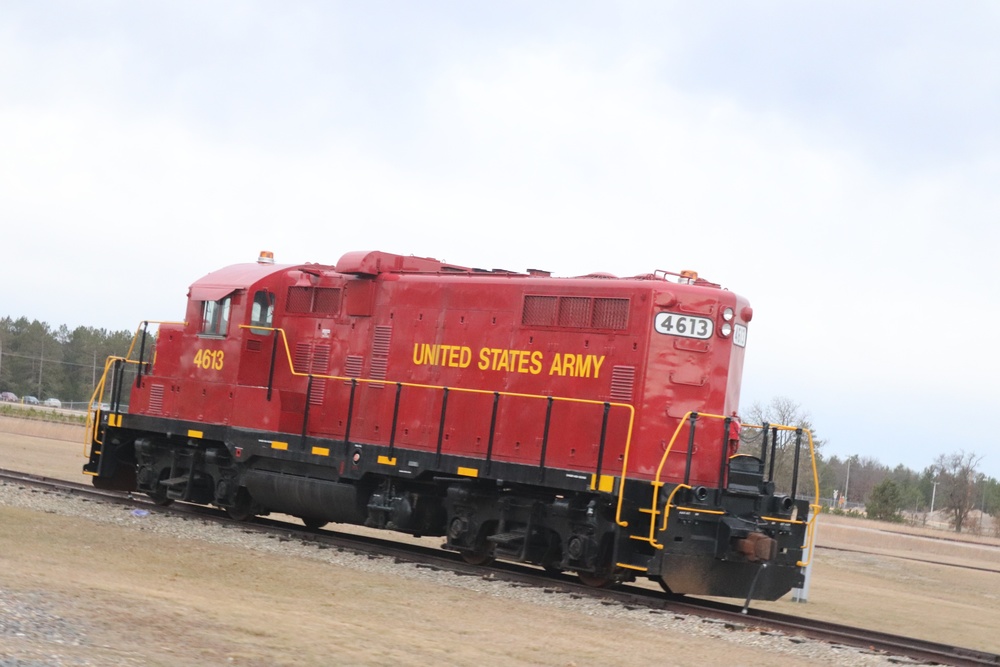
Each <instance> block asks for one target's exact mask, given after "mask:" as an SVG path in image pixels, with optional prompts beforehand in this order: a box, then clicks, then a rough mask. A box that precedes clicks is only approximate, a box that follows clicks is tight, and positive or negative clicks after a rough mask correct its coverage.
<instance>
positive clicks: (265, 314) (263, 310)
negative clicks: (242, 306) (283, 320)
mask: <svg viewBox="0 0 1000 667" xmlns="http://www.w3.org/2000/svg"><path fill="white" fill-rule="evenodd" d="M273 323H274V294H273V293H271V292H268V291H267V290H259V291H257V292H256V293H255V294H254V295H253V307H252V308H251V310H250V326H258V327H271V326H273ZM251 331H252V332H253V333H255V334H257V335H258V336H269V335H270V334H271V331H270V330H269V329H251Z"/></svg>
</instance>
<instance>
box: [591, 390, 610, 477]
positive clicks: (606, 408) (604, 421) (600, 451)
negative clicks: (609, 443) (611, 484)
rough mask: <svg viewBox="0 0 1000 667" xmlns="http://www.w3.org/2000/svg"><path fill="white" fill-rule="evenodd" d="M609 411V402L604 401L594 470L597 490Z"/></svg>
mask: <svg viewBox="0 0 1000 667" xmlns="http://www.w3.org/2000/svg"><path fill="white" fill-rule="evenodd" d="M610 411H611V404H610V403H608V402H607V401H605V402H604V416H603V417H602V418H601V442H600V444H599V445H598V446H597V469H596V470H595V471H594V482H595V485H596V486H597V488H598V490H600V488H601V469H602V464H603V463H604V442H605V440H606V439H607V437H608V413H609V412H610Z"/></svg>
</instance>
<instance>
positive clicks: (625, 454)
mask: <svg viewBox="0 0 1000 667" xmlns="http://www.w3.org/2000/svg"><path fill="white" fill-rule="evenodd" d="M239 328H241V329H254V330H256V331H277V332H278V333H280V334H281V342H282V345H283V346H284V348H285V358H286V359H287V361H288V369H289V371H290V372H291V374H292V375H295V376H298V377H309V376H310V375H311V376H312V377H314V378H319V379H321V380H339V381H343V382H360V383H369V384H379V385H385V384H394V385H398V386H401V387H414V388H417V389H434V390H444V389H447V390H449V391H456V392H460V393H466V394H480V395H487V396H489V395H494V394H496V395H499V396H511V397H515V398H533V399H543V400H549V399H552V400H553V401H564V402H567V403H583V404H587V405H605V404H606V405H609V406H612V407H619V408H625V409H626V410H628V415H629V417H628V430H627V432H626V435H625V451H624V452H623V455H622V459H623V460H622V479H623V480H624V479H625V473H626V471H627V470H628V454H629V449H630V447H631V444H632V428H633V426H634V424H635V407H634V406H632V405H631V404H629V403H618V402H614V401H595V400H593V399H588V398H570V397H568V396H545V395H543V394H523V393H519V392H513V391H491V390H489V389H469V388H467V387H445V386H443V385H434V384H421V383H418V382H400V381H392V380H379V379H374V378H358V377H348V376H342V375H324V374H318V373H303V372H301V371H297V370H295V362H294V360H293V359H292V350H291V348H290V347H289V345H288V334H286V333H285V330H284V329H282V328H281V327H264V326H260V325H256V324H241V325H239ZM597 483H598V485H599V484H600V480H597ZM624 489H625V484H624V482H623V483H622V484H619V492H618V511H617V514H616V516H615V519H616V521H617V523H618V524H619V525H621V526H626V525H628V523H627V522H623V521H621V507H622V498H623V496H624Z"/></svg>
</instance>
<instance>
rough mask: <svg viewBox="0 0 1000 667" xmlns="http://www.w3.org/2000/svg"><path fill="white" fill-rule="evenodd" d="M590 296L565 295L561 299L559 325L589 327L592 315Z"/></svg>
mask: <svg viewBox="0 0 1000 667" xmlns="http://www.w3.org/2000/svg"><path fill="white" fill-rule="evenodd" d="M590 309H591V305H590V298H589V297H585V296H564V297H561V298H560V299H559V326H561V327H577V328H582V327H589V326H590V317H591V310H590Z"/></svg>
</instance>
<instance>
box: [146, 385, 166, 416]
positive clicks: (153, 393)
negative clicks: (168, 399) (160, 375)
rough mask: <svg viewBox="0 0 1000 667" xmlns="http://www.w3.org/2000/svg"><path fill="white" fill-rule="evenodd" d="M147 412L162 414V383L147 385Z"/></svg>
mask: <svg viewBox="0 0 1000 667" xmlns="http://www.w3.org/2000/svg"><path fill="white" fill-rule="evenodd" d="M149 414H151V415H162V414H163V385H162V384H151V385H149Z"/></svg>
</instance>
